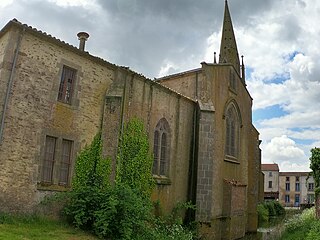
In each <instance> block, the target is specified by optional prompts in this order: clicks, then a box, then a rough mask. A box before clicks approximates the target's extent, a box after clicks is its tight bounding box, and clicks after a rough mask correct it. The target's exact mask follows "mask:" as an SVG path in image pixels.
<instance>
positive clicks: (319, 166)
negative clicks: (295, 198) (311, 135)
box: [310, 147, 320, 219]
mask: <svg viewBox="0 0 320 240" xmlns="http://www.w3.org/2000/svg"><path fill="white" fill-rule="evenodd" d="M310 151H311V157H310V168H311V170H312V173H311V175H312V176H313V178H314V183H315V190H314V191H315V197H316V201H315V203H316V204H315V206H316V217H317V218H318V219H319V218H320V206H319V203H318V198H319V197H320V195H319V194H320V148H316V147H315V148H313V149H311V150H310Z"/></svg>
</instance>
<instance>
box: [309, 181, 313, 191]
mask: <svg viewBox="0 0 320 240" xmlns="http://www.w3.org/2000/svg"><path fill="white" fill-rule="evenodd" d="M308 191H314V183H309V184H308Z"/></svg>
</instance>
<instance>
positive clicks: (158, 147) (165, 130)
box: [152, 118, 170, 176]
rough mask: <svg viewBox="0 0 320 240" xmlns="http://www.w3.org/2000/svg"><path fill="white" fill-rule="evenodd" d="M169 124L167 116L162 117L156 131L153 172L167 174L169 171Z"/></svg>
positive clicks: (161, 174) (160, 174)
mask: <svg viewBox="0 0 320 240" xmlns="http://www.w3.org/2000/svg"><path fill="white" fill-rule="evenodd" d="M169 143H170V139H169V124H168V122H167V120H166V119H165V118H162V119H160V121H159V122H158V124H157V126H156V128H155V131H154V142H153V156H154V160H153V169H152V173H153V174H155V175H159V176H167V175H168V171H169Z"/></svg>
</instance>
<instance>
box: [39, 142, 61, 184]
mask: <svg viewBox="0 0 320 240" xmlns="http://www.w3.org/2000/svg"><path fill="white" fill-rule="evenodd" d="M56 140H57V139H56V138H55V137H51V136H46V143H45V153H44V161H43V167H42V178H41V181H42V182H44V183H52V177H53V176H52V175H53V167H54V158H55V151H56Z"/></svg>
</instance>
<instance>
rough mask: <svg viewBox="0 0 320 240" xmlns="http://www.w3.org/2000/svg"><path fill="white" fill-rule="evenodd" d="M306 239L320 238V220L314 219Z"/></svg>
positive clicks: (316, 239)
mask: <svg viewBox="0 0 320 240" xmlns="http://www.w3.org/2000/svg"><path fill="white" fill-rule="evenodd" d="M306 240H320V221H317V220H315V221H313V223H312V225H311V228H310V231H309V232H308V234H307V238H306Z"/></svg>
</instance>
